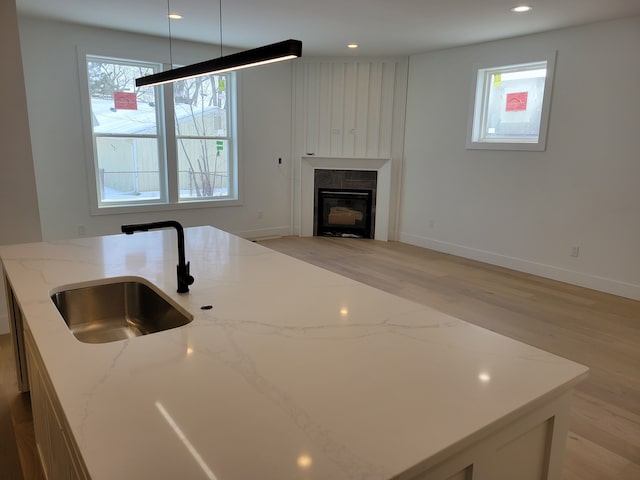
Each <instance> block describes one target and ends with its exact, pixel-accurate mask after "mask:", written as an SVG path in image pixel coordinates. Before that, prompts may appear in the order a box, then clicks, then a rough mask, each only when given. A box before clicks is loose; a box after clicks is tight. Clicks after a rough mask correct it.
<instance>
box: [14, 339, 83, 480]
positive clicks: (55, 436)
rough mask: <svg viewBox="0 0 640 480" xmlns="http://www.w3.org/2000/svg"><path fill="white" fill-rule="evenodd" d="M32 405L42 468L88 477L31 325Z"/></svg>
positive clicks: (52, 477) (59, 475)
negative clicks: (66, 429)
mask: <svg viewBox="0 0 640 480" xmlns="http://www.w3.org/2000/svg"><path fill="white" fill-rule="evenodd" d="M24 340H25V342H24V343H25V346H26V358H27V369H28V372H29V387H30V390H31V409H32V412H33V426H34V429H35V434H36V445H37V447H38V453H39V455H40V461H41V463H42V469H43V471H44V473H45V476H46V477H47V478H48V479H49V480H65V479H69V480H81V479H88V478H89V476H88V475H86V474H85V473H84V469H83V468H82V463H81V461H80V457H79V456H78V455H77V454H76V452H75V449H74V448H73V446H72V445H73V444H72V442H71V440H70V438H69V437H68V434H67V432H66V431H65V428H64V427H63V426H64V425H65V422H64V420H63V418H64V417H63V416H62V411H61V409H60V406H59V403H58V401H57V399H56V397H55V393H54V391H53V388H52V386H51V383H50V381H49V379H48V377H47V375H46V370H45V369H44V366H43V365H42V361H41V359H40V356H39V354H38V351H37V349H36V347H35V345H34V342H33V339H32V338H31V335H30V332H29V330H28V329H25V330H24Z"/></svg>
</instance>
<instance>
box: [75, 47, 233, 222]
mask: <svg viewBox="0 0 640 480" xmlns="http://www.w3.org/2000/svg"><path fill="white" fill-rule="evenodd" d="M77 56H78V67H79V68H78V70H79V74H80V87H81V92H80V103H81V107H82V119H83V132H84V143H85V160H86V166H87V178H88V193H89V196H90V209H91V215H108V214H121V213H136V212H152V211H167V210H183V209H197V208H211V207H224V206H235V205H241V204H242V197H241V168H240V155H239V146H238V145H239V143H240V142H239V139H238V123H239V111H240V109H239V108H238V103H237V99H238V94H237V89H238V84H239V83H240V82H239V81H238V79H237V76H236V74H235V73H233V72H231V73H227V74H226V75H227V76H228V77H227V82H226V84H225V87H226V95H227V97H226V101H227V104H228V105H229V118H228V122H229V125H228V137H229V145H230V151H229V164H230V165H229V168H230V172H229V182H230V190H231V189H233V191H232V195H229V196H228V197H223V198H211V197H209V198H206V199H202V200H197V199H180V198H179V196H180V195H179V191H178V190H179V185H178V153H177V148H178V143H177V137H176V132H175V110H174V104H173V101H174V99H173V86H172V84H168V85H165V86H162V85H161V86H155V87H153V88H155V99H156V102H157V105H158V113H157V118H158V119H157V122H156V127H157V132H156V135H157V138H158V142H159V153H158V154H159V156H160V158H159V169H160V172H159V176H160V180H161V181H164V187H163V185H161V186H160V199H152V200H148V201H146V200H145V201H140V202H130V201H127V202H114V203H108V204H105V203H103V202H101V201H100V197H99V195H100V192H99V188H98V186H99V168H98V158H97V154H96V150H95V140H94V138H95V136H94V132H93V128H92V123H91V118H92V116H91V98H90V95H89V79H88V73H87V66H88V62H89V61H90V60H91V59H104V60H113V61H114V62H120V63H131V64H134V65H137V64H144V65H150V64H155V65H159V66H160V68H161V69H162V70H167V69H170V68H171V66H170V64H167V63H163V62H158V61H154V60H152V59H150V60H138V59H135V58H132V56H131V55H127V54H124V55H118V54H114V53H105V52H100V51H99V49H92V50H91V51H89V50H85V49H80V48H78V51H77ZM122 136H127V137H128V136H129V135H122ZM163 188H164V191H163Z"/></svg>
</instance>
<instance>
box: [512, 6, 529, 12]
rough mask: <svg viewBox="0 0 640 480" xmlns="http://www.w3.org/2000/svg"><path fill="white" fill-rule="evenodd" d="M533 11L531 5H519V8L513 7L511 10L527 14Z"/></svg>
mask: <svg viewBox="0 0 640 480" xmlns="http://www.w3.org/2000/svg"><path fill="white" fill-rule="evenodd" d="M532 9H533V7H532V6H531V5H518V6H517V7H513V8H512V9H511V11H512V12H514V13H525V12H530V11H531V10H532Z"/></svg>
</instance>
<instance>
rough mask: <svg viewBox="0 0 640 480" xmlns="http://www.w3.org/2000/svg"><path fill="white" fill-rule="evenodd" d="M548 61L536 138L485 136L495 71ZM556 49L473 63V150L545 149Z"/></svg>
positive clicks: (469, 141) (470, 122)
mask: <svg viewBox="0 0 640 480" xmlns="http://www.w3.org/2000/svg"><path fill="white" fill-rule="evenodd" d="M542 62H546V75H545V83H544V89H543V99H542V110H541V115H540V127H539V131H538V139H537V141H530V140H527V139H525V138H518V137H515V138H513V139H509V140H504V139H489V140H487V139H483V138H482V135H481V134H480V130H481V129H482V128H483V127H484V126H485V125H486V122H487V116H488V115H487V104H488V101H489V91H490V88H491V85H490V81H489V80H488V79H490V78H491V75H492V74H493V73H510V72H514V71H524V70H525V69H531V70H533V69H534V68H525V67H531V66H532V65H534V64H536V63H538V64H539V63H542ZM555 63H556V52H555V51H554V52H552V53H548V54H544V55H531V56H529V57H527V58H519V59H510V60H509V59H506V60H505V59H503V60H502V61H500V60H495V61H493V62H486V63H483V64H477V65H474V69H473V72H474V74H473V84H472V92H471V97H470V98H471V99H472V103H471V106H470V109H469V118H468V126H467V138H466V148H467V149H470V150H514V151H544V150H546V144H547V133H548V127H549V115H550V108H551V96H552V91H553V81H554V73H555Z"/></svg>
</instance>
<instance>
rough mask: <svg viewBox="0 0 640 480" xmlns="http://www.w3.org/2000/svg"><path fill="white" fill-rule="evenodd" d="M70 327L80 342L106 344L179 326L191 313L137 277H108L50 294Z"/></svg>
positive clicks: (188, 320) (191, 318)
mask: <svg viewBox="0 0 640 480" xmlns="http://www.w3.org/2000/svg"><path fill="white" fill-rule="evenodd" d="M51 300H53V303H54V304H55V306H56V307H57V308H58V311H59V312H60V314H61V315H62V317H63V318H64V321H65V322H66V324H67V326H68V327H69V330H71V332H72V333H73V334H74V335H75V337H76V338H77V339H78V340H80V341H81V342H85V343H107V342H115V341H117V340H124V339H127V338H133V337H139V336H141V335H148V334H151V333H155V332H160V331H163V330H169V329H172V328H176V327H181V326H183V325H186V324H188V323H189V322H191V321H192V320H193V316H192V315H190V314H188V313H186V312H185V311H183V310H181V309H180V308H179V307H177V306H175V305H173V304H172V303H170V302H169V301H168V300H167V299H165V298H164V297H163V296H162V295H161V294H160V293H158V292H156V291H155V290H154V289H153V288H151V287H150V286H149V285H147V284H145V283H142V282H140V281H137V280H132V279H130V278H128V279H109V280H106V281H105V282H102V283H100V284H97V285H91V286H81V287H68V288H65V289H62V290H60V291H58V292H56V293H53V294H52V295H51Z"/></svg>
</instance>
